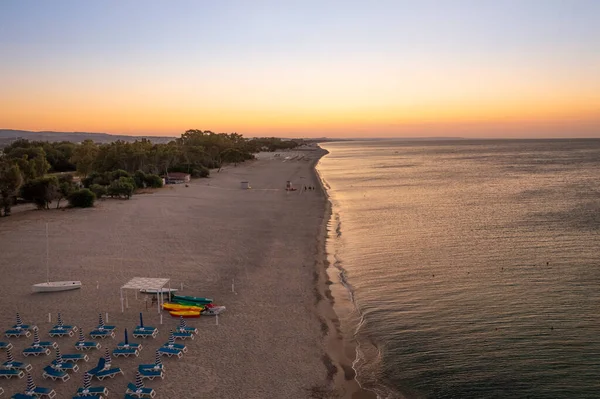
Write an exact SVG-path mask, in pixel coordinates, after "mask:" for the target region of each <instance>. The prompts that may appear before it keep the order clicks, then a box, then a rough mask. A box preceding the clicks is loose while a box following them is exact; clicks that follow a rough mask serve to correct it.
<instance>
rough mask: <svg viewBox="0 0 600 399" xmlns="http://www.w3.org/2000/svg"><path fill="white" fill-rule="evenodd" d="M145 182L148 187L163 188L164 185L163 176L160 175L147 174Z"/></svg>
mask: <svg viewBox="0 0 600 399" xmlns="http://www.w3.org/2000/svg"><path fill="white" fill-rule="evenodd" d="M144 183H145V184H146V186H148V187H152V188H161V187H162V186H163V182H162V178H161V177H160V176H159V175H152V174H149V175H146V178H145V180H144Z"/></svg>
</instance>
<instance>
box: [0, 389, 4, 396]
mask: <svg viewBox="0 0 600 399" xmlns="http://www.w3.org/2000/svg"><path fill="white" fill-rule="evenodd" d="M3 394H4V388H0V396H2V395H3Z"/></svg>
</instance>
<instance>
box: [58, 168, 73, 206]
mask: <svg viewBox="0 0 600 399" xmlns="http://www.w3.org/2000/svg"><path fill="white" fill-rule="evenodd" d="M75 190H77V187H76V186H75V184H74V183H73V175H71V174H62V175H59V176H58V190H57V192H56V209H58V208H60V201H61V200H62V199H63V198H69V196H70V195H71V194H72V193H73V192H74V191H75Z"/></svg>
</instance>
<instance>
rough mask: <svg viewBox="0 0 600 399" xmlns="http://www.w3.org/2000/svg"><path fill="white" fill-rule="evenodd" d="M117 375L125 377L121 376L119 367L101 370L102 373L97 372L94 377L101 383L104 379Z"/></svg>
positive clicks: (121, 372)
mask: <svg viewBox="0 0 600 399" xmlns="http://www.w3.org/2000/svg"><path fill="white" fill-rule="evenodd" d="M117 374H121V375H125V374H123V370H121V368H120V367H113V368H112V369H108V370H102V371H99V372H97V373H96V374H95V375H94V377H96V378H97V379H99V380H100V381H102V380H103V379H105V378H106V377H109V378H115V376H116V375H117Z"/></svg>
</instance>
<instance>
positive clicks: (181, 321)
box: [179, 316, 187, 330]
mask: <svg viewBox="0 0 600 399" xmlns="http://www.w3.org/2000/svg"><path fill="white" fill-rule="evenodd" d="M186 327H187V324H185V319H184V318H183V316H179V329H180V330H184V329H185V328H186Z"/></svg>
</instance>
